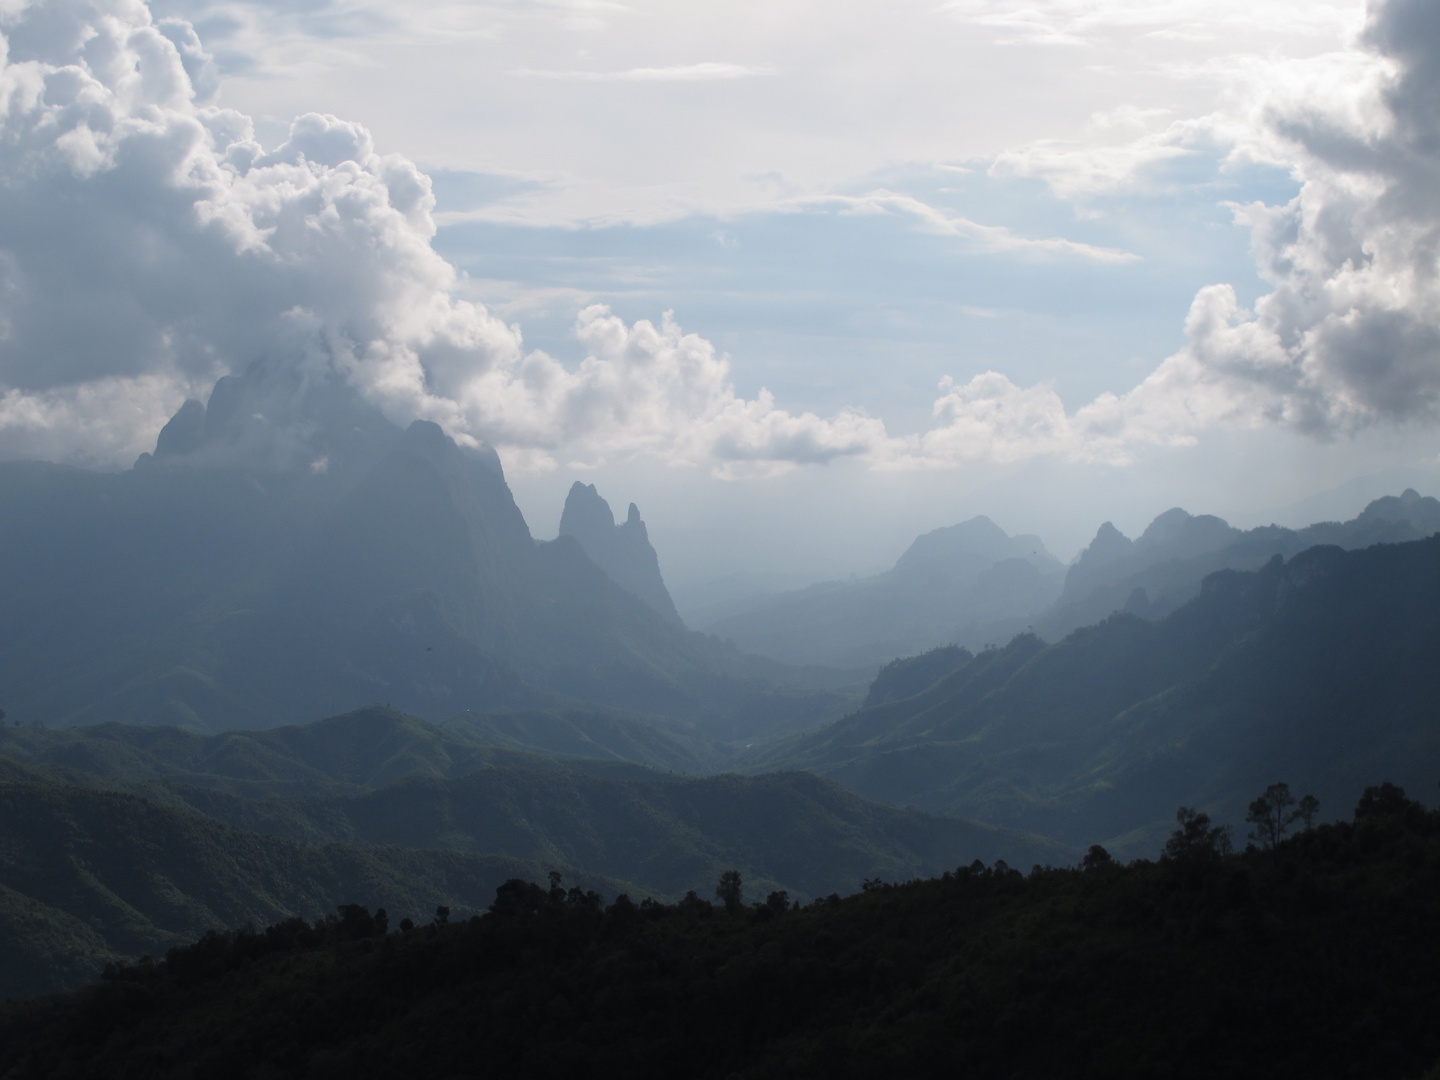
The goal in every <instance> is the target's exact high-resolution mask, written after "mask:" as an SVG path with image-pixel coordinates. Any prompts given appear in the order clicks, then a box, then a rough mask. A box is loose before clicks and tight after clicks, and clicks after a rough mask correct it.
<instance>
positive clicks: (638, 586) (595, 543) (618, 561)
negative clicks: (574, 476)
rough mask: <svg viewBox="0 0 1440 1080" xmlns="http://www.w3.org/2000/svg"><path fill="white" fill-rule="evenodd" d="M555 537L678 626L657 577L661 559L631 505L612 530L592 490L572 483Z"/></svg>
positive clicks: (603, 506)
mask: <svg viewBox="0 0 1440 1080" xmlns="http://www.w3.org/2000/svg"><path fill="white" fill-rule="evenodd" d="M560 535H561V536H570V537H574V539H575V541H576V542H577V543H578V544H579V545H580V547H581V548H583V549H584V551H585V554H586V555H589V556H590V558H591V559H592V560H593V561H594V563H595V565H596V566H598V567H600V569H602V570H604V571H605V573H607V574H609V575H610V577H611V579H612V580H613V581H614V582H615V583H616V584H617V585H619V586H620V587H621V588H622V589H628V590H629V591H630V592H632V593H634V594H635V595H636V596H638V597H639V598H640V599H641V600H644V601H645V603H647V604H649V605H650V606H651V607H652V608H654V609H655V610H656V611H657V612H659V613H660V615H661V616H662V617H663V618H665V619H668V620H669V621H670V622H672V623H675V624H677V625H683V624H682V623H681V620H680V613H679V612H677V611H676V610H675V603H674V601H673V600H671V599H670V591H669V590H668V589H666V588H665V581H664V579H662V578H661V576H660V559H659V557H658V556H657V555H656V554H655V549H654V548H653V547H651V546H650V534H649V533H648V532H647V531H646V529H645V522H643V521H642V520H640V509H639V507H637V506H636V505H635V504H634V503H633V502H632V503H631V504H630V512H629V513H628V514H627V515H626V517H625V520H624V521H623V522H622V523H621V524H619V525H616V524H615V515H614V514H613V513H611V511H610V504H609V503H608V502H606V501H605V500H604V499H603V498H601V497H600V493H599V492H598V491H596V490H595V485H594V484H582V483H580V481H578V480H577V481H575V483H574V484H573V485H571V487H570V494H569V495H567V496H566V497H565V509H564V510H563V511H562V512H561V514H560Z"/></svg>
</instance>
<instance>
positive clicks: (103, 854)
mask: <svg viewBox="0 0 1440 1080" xmlns="http://www.w3.org/2000/svg"><path fill="white" fill-rule="evenodd" d="M3 746H4V747H6V748H8V749H10V750H20V749H23V750H25V751H27V752H28V754H29V758H30V761H31V763H30V764H24V763H22V762H20V761H18V760H16V759H15V758H11V757H6V756H4V755H3V754H0V887H3V890H4V891H3V892H0V956H6V957H7V959H8V958H13V960H14V962H13V963H11V962H7V963H6V964H5V965H4V967H5V971H6V974H5V976H4V979H3V985H0V994H4V993H15V994H20V993H31V992H35V991H38V990H41V989H45V988H47V987H55V986H61V985H73V984H74V982H75V980H76V979H78V978H80V977H82V976H84V975H87V974H88V975H93V974H94V973H95V972H96V971H97V970H98V968H99V966H100V965H102V964H103V963H104V962H105V961H106V960H107V959H111V958H115V957H122V956H125V957H134V956H137V955H140V954H142V953H146V952H150V953H154V952H156V951H158V950H161V949H163V948H165V947H168V946H169V945H170V944H173V943H175V942H176V941H179V940H183V939H185V938H187V937H190V936H193V935H194V934H196V933H199V932H201V931H203V930H205V929H209V928H224V927H231V928H233V927H236V926H239V925H241V924H242V923H244V922H246V921H250V922H255V923H263V922H267V921H272V920H274V919H275V918H278V917H280V916H282V915H286V914H295V913H299V914H304V915H310V916H313V915H314V914H316V913H317V912H320V911H324V910H328V909H329V908H331V907H333V906H334V905H335V904H338V903H342V902H346V903H349V902H354V903H366V904H370V905H372V906H373V905H377V904H378V905H383V906H386V907H387V908H388V909H389V910H390V911H391V912H392V913H395V914H396V915H397V918H398V917H399V915H401V914H411V915H415V914H421V913H424V912H428V911H432V910H433V909H434V907H435V906H436V905H437V904H440V903H444V904H447V905H450V906H453V907H456V908H457V910H458V909H470V908H473V907H475V906H476V905H479V904H483V903H484V902H486V900H487V899H488V896H489V893H490V890H492V889H493V888H494V886H495V885H496V884H497V883H498V882H499V881H501V880H504V879H505V878H506V877H510V876H513V875H515V874H517V873H523V874H525V875H527V876H531V877H536V876H543V874H544V873H545V872H547V871H549V870H551V869H558V870H560V871H562V872H564V873H566V874H567V875H569V876H575V875H577V874H578V875H580V876H581V878H582V879H583V880H585V881H587V882H589V883H590V884H591V885H592V886H593V887H596V888H601V889H602V891H605V892H606V894H607V895H612V896H613V895H614V894H615V893H616V892H617V891H619V890H620V889H622V888H624V889H628V890H629V891H631V892H633V893H635V894H636V895H637V896H646V895H649V896H654V897H657V898H660V899H673V898H675V897H678V896H680V895H682V894H683V893H684V892H685V891H686V890H688V889H692V888H705V887H707V884H713V882H714V881H715V880H716V879H717V878H718V877H719V875H720V874H721V873H722V872H723V871H724V870H727V869H731V868H739V869H740V870H741V871H743V872H744V874H745V875H746V876H747V877H748V878H749V879H751V880H752V881H753V882H755V883H756V885H757V886H758V887H764V888H766V889H788V890H791V891H793V892H795V893H796V894H797V895H805V896H814V895H818V894H824V893H829V892H832V891H840V892H851V891H853V890H854V889H856V888H858V887H859V886H860V884H861V882H863V881H865V880H866V879H869V878H873V877H877V876H880V877H886V878H908V877H913V876H916V875H918V874H926V873H934V872H937V871H938V870H939V869H940V868H943V867H945V866H949V865H953V864H955V863H957V862H960V861H967V860H971V859H975V858H984V859H993V858H997V857H1004V858H1008V859H1010V860H1011V861H1013V862H1016V863H1019V864H1021V865H1030V864H1031V863H1032V862H1062V861H1068V860H1069V859H1070V858H1071V854H1070V852H1069V851H1068V850H1067V849H1066V848H1064V847H1062V846H1061V845H1059V844H1055V843H1053V842H1050V841H1046V840H1044V839H1042V838H1040V837H1036V836H1031V835H1028V834H1023V833H1019V832H1015V831H1013V830H1003V829H997V828H994V827H991V826H985V825H978V824H976V823H973V822H966V821H962V820H958V819H954V818H948V817H940V816H932V815H927V814H923V813H918V812H914V811H907V810H900V809H897V808H894V807H890V806H885V805H881V804H877V803H874V802H872V801H870V800H867V799H864V798H861V797H859V796H856V795H854V794H852V793H850V792H847V791H845V790H843V789H842V788H840V787H838V786H837V785H835V784H834V783H832V782H829V781H826V780H822V779H820V778H818V777H815V776H812V775H808V774H800V773H790V774H779V775H773V776H766V777H758V778H753V779H745V778H741V777H737V776H717V777H708V778H696V777H688V776H683V775H680V774H672V773H668V772H658V771H656V770H649V769H645V768H642V767H640V766H637V765H633V764H629V763H625V762H617V761H608V762H607V761H586V760H575V761H570V762H560V761H556V760H553V759H545V758H541V757H538V756H536V755H533V754H521V753H516V752H512V751H505V750H496V749H495V748H493V747H486V746H484V745H483V744H479V743H476V742H473V741H470V740H469V739H468V738H467V737H466V736H464V733H463V731H461V732H460V733H459V735H456V733H455V732H452V731H451V730H449V729H438V728H434V727H432V726H430V725H427V724H423V723H421V722H419V721H415V720H413V719H411V718H407V717H404V716H400V715H397V714H393V713H387V712H385V711H383V710H372V711H362V712H360V713H357V714H352V715H350V716H346V717H336V718H332V719H331V720H328V721H322V722H320V723H317V724H314V725H308V726H307V727H296V728H289V729H276V730H272V731H266V732H259V733H254V732H246V733H238V734H235V735H233V736H230V735H226V736H210V737H200V736H195V735H190V734H187V733H184V732H179V731H176V730H174V729H155V728H127V727H124V726H121V725H108V726H106V727H104V728H101V729H94V730H88V729H75V730H69V731H64V732H37V731H32V730H30V729H23V730H20V731H18V732H17V731H16V730H15V729H8V731H7V735H6V738H5V740H4V742H3ZM397 777H398V779H396V778H397ZM391 780H393V781H394V782H387V781H391Z"/></svg>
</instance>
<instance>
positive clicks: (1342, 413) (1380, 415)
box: [900, 0, 1440, 464]
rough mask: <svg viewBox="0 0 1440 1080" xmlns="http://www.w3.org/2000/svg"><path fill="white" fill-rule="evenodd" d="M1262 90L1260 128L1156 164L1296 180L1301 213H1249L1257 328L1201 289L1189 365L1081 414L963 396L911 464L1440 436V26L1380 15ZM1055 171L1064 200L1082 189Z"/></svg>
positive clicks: (1210, 290) (1219, 125)
mask: <svg viewBox="0 0 1440 1080" xmlns="http://www.w3.org/2000/svg"><path fill="white" fill-rule="evenodd" d="M1246 78H1247V79H1248V82H1247V84H1246V86H1245V91H1246V95H1245V97H1246V100H1248V101H1249V102H1250V103H1251V108H1250V109H1249V111H1248V112H1247V113H1246V114H1245V115H1243V116H1238V117H1237V116H1228V117H1219V116H1217V117H1210V118H1207V119H1206V120H1205V121H1203V122H1201V123H1200V124H1198V125H1197V124H1195V123H1190V124H1185V125H1177V127H1176V129H1175V130H1174V132H1172V136H1171V138H1170V139H1169V140H1168V141H1167V140H1160V141H1158V142H1156V141H1154V140H1149V141H1147V142H1146V145H1145V146H1144V147H1141V148H1140V149H1142V150H1144V152H1145V154H1148V155H1149V156H1151V157H1163V156H1165V155H1166V154H1167V153H1170V152H1172V151H1174V150H1176V149H1177V148H1178V142H1179V141H1180V140H1182V139H1184V138H1187V137H1189V136H1191V135H1193V134H1194V132H1195V131H1196V130H1197V129H1205V130H1206V131H1207V132H1208V135H1209V136H1210V137H1212V138H1223V139H1226V140H1228V141H1230V143H1231V145H1232V146H1233V147H1234V153H1235V154H1236V155H1237V156H1249V157H1252V158H1261V159H1264V160H1266V161H1268V162H1270V163H1273V164H1281V165H1284V166H1287V167H1288V168H1289V169H1290V170H1291V172H1292V174H1293V175H1294V176H1295V177H1296V178H1297V179H1299V180H1300V181H1301V188H1300V192H1299V194H1298V195H1297V196H1296V197H1295V198H1294V199H1293V200H1291V201H1290V202H1288V203H1286V204H1284V205H1281V206H1266V205H1262V204H1256V205H1251V206H1246V207H1240V208H1237V210H1236V214H1237V216H1238V218H1239V220H1240V222H1241V223H1242V224H1245V225H1247V226H1249V228H1250V230H1251V235H1252V247H1253V251H1254V256H1255V259H1256V263H1257V267H1258V269H1259V270H1260V272H1261V274H1262V276H1263V277H1264V278H1265V279H1266V280H1268V281H1269V282H1270V283H1271V284H1272V285H1273V290H1272V291H1271V292H1269V293H1268V294H1266V295H1265V296H1263V297H1261V298H1260V300H1259V301H1258V302H1257V303H1256V304H1255V306H1254V309H1253V310H1245V309H1243V308H1242V307H1241V305H1240V303H1239V301H1238V299H1237V296H1236V292H1235V289H1234V288H1233V287H1232V286H1230V285H1228V284H1217V285H1211V286H1208V287H1206V288H1204V289H1202V290H1200V292H1199V293H1198V294H1197V295H1196V297H1195V299H1194V302H1193V304H1192V305H1191V308H1190V313H1189V316H1188V318H1187V320H1186V324H1185V333H1186V338H1187V344H1186V346H1185V347H1184V348H1183V349H1182V350H1180V351H1179V352H1178V353H1176V354H1175V355H1173V356H1171V357H1169V358H1168V359H1166V360H1165V361H1164V362H1163V363H1162V364H1161V365H1160V366H1159V367H1158V368H1157V369H1156V370H1155V372H1153V373H1152V374H1151V375H1150V376H1149V377H1148V378H1147V379H1145V380H1144V382H1142V383H1141V384H1140V385H1139V386H1138V387H1136V388H1134V389H1133V390H1131V391H1130V392H1128V393H1126V394H1124V395H1123V396H1122V395H1104V396H1102V397H1100V398H1098V399H1097V400H1095V401H1094V402H1091V403H1090V404H1088V405H1086V406H1083V407H1082V408H1080V409H1078V410H1076V411H1075V412H1073V413H1067V411H1066V410H1065V408H1064V405H1063V404H1062V402H1061V401H1060V398H1059V396H1058V395H1057V394H1055V393H1054V392H1053V391H1052V390H1050V389H1049V388H1047V387H1044V386H1040V387H1031V388H1023V389H1022V388H1020V387H1017V386H1015V385H1013V384H1012V383H1011V382H1010V381H1009V380H1008V379H1006V378H1004V377H1003V376H1001V375H998V374H996V373H994V372H988V373H985V374H983V375H981V376H977V377H976V378H975V379H974V380H972V381H971V382H969V383H968V384H965V385H963V386H959V385H954V384H948V383H947V384H946V385H945V386H943V387H942V390H943V391H944V394H943V396H942V397H941V398H940V400H939V401H937V403H936V415H937V418H938V419H939V420H940V421H941V422H940V424H938V425H937V426H936V428H935V429H934V430H932V431H930V432H929V433H927V434H925V435H924V436H923V437H921V438H920V439H918V440H917V441H916V443H915V445H914V447H913V449H912V450H911V451H910V453H909V454H907V455H904V456H902V458H901V459H900V460H904V461H911V462H929V463H933V464H948V463H953V462H955V461H957V460H962V459H967V458H975V457H992V458H998V459H1001V460H1005V459H1014V458H1021V457H1028V456H1031V455H1033V454H1039V453H1054V454H1059V455H1062V456H1065V457H1069V458H1072V459H1079V460H1109V461H1116V462H1123V461H1126V460H1128V459H1130V458H1131V457H1132V456H1133V455H1134V453H1135V451H1136V449H1137V448H1138V447H1142V446H1145V445H1154V444H1161V445H1165V444H1169V445H1176V444H1184V443H1186V442H1189V441H1192V440H1193V439H1194V437H1195V435H1196V433H1197V432H1199V431H1201V430H1203V429H1205V428H1210V427H1217V426H1252V427H1253V426H1260V425H1283V426H1286V427H1289V428H1291V429H1294V430H1296V431H1300V432H1303V433H1306V434H1310V435H1315V436H1319V437H1329V436H1332V435H1336V434H1342V433H1348V432H1354V431H1356V430H1357V429H1360V428H1363V427H1366V426H1371V425H1375V424H1404V423H1410V422H1424V423H1434V422H1435V421H1436V420H1437V419H1440V195H1437V192H1440V8H1437V7H1436V5H1435V4H1434V3H1431V2H1429V0H1378V2H1376V3H1373V4H1372V5H1371V7H1370V9H1369V15H1368V19H1367V22H1366V26H1365V30H1364V33H1363V35H1362V36H1361V38H1360V40H1359V41H1358V42H1357V43H1356V46H1355V48H1354V49H1352V50H1350V51H1349V52H1347V53H1345V54H1340V55H1330V56H1322V57H1318V58H1315V59H1312V60H1308V61H1295V62H1289V63H1278V62H1277V63H1276V64H1274V65H1273V66H1269V67H1265V66H1262V67H1260V68H1258V69H1255V70H1251V71H1250V72H1248V74H1247V76H1246ZM1142 156H1143V155H1142ZM1120 157H1121V158H1122V159H1125V157H1126V155H1125V153H1124V152H1122V153H1121V154H1120ZM1121 164H1126V161H1125V160H1122V161H1121ZM1083 165H1084V168H1086V169H1089V168H1090V165H1089V163H1088V162H1087V163H1083ZM1007 167H1013V162H1012V163H1008V164H1007ZM1127 167H1128V166H1127ZM1055 168H1056V169H1057V170H1058V171H1057V172H1056V173H1055V174H1054V175H1052V176H1051V179H1052V182H1053V183H1054V184H1055V185H1056V187H1057V190H1068V189H1070V188H1073V187H1074V186H1075V185H1074V184H1073V183H1072V182H1071V179H1073V178H1069V179H1067V177H1066V176H1065V175H1064V173H1065V166H1064V165H1063V164H1057V165H1056V166H1055ZM1120 171H1121V172H1122V173H1124V172H1125V170H1123V169H1122V170H1120ZM1131 179H1133V177H1131Z"/></svg>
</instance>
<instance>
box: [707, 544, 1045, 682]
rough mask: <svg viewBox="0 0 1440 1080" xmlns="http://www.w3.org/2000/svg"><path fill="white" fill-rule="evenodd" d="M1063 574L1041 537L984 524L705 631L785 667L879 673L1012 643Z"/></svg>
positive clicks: (761, 604)
mask: <svg viewBox="0 0 1440 1080" xmlns="http://www.w3.org/2000/svg"><path fill="white" fill-rule="evenodd" d="M1064 573H1065V568H1064V566H1063V565H1062V564H1061V563H1060V561H1059V560H1058V559H1056V558H1055V557H1054V556H1053V555H1051V554H1050V552H1048V551H1047V550H1046V549H1045V545H1044V543H1042V542H1041V540H1040V538H1039V537H1038V536H1008V535H1007V534H1006V533H1005V531H1004V530H1003V529H1001V528H1000V527H999V526H998V525H996V524H995V523H994V522H993V521H991V520H990V519H989V518H986V517H977V518H972V519H971V520H969V521H966V522H962V523H961V524H959V525H952V526H950V527H948V528H943V529H936V530H934V531H933V532H929V533H926V534H925V535H924V536H921V537H919V538H918V539H917V540H916V541H915V542H914V543H913V544H911V545H910V547H909V549H908V550H906V552H905V553H904V554H903V555H901V556H900V558H899V560H897V561H896V563H895V566H894V568H893V569H891V570H888V571H886V572H885V573H883V574H879V575H876V576H875V577H871V578H866V579H864V580H861V581H833V582H824V583H821V584H819V585H812V586H810V587H809V588H806V589H801V590H799V591H797V592H789V593H782V594H780V595H779V596H773V597H769V598H767V599H765V600H763V601H760V602H759V603H757V604H756V606H754V607H753V608H752V609H751V610H749V611H745V612H741V613H737V614H732V615H728V616H726V617H724V618H721V619H719V620H717V621H715V622H713V623H711V624H710V625H708V626H707V627H705V629H707V630H709V631H710V632H711V633H713V634H715V635H717V636H719V637H722V638H727V639H729V640H731V641H733V642H735V644H736V645H737V646H738V647H739V648H740V649H741V650H743V651H745V652H752V653H757V654H759V655H762V656H769V657H773V658H775V659H777V660H783V661H785V662H787V663H792V664H829V665H833V666H835V667H840V668H849V667H857V668H859V667H869V668H870V669H871V670H873V669H874V668H875V667H877V666H879V665H880V664H882V663H884V662H886V661H888V660H891V659H894V658H895V657H897V656H906V655H909V654H912V653H916V652H920V651H923V650H925V649H929V648H932V647H934V646H935V645H937V644H942V643H946V642H951V641H957V640H958V641H965V642H971V641H973V640H974V639H976V638H979V639H981V640H985V641H991V640H1001V641H1003V640H1008V638H1010V637H1011V636H1012V635H1013V634H1014V633H1015V632H1016V631H1017V630H1018V629H1020V628H1022V627H1023V626H1024V623H1023V621H1020V622H1018V623H1017V620H1023V619H1024V618H1027V617H1029V616H1032V615H1038V614H1039V613H1041V612H1043V611H1044V610H1046V609H1047V608H1048V607H1049V606H1050V604H1051V603H1053V601H1054V600H1055V599H1056V597H1058V596H1059V595H1060V590H1061V586H1062V583H1063V580H1064Z"/></svg>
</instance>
